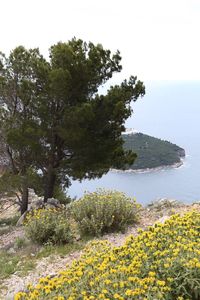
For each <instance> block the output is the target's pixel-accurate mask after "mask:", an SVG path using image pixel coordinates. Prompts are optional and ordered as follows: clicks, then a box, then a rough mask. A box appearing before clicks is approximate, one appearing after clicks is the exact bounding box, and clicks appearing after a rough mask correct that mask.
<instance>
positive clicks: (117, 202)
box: [71, 189, 139, 236]
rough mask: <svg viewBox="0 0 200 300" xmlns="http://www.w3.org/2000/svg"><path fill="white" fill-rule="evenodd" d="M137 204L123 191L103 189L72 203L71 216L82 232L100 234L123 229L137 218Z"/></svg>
mask: <svg viewBox="0 0 200 300" xmlns="http://www.w3.org/2000/svg"><path fill="white" fill-rule="evenodd" d="M138 206H139V204H136V202H135V201H134V200H131V199H130V198H128V197H127V196H126V195H125V194H124V193H121V192H117V191H106V190H103V189H100V190H98V191H97V192H94V193H87V194H85V195H84V197H83V198H81V199H80V200H78V201H75V202H74V203H73V204H72V207H71V211H72V216H73V218H74V219H75V221H76V222H77V224H78V227H79V229H80V232H81V233H82V234H90V235H96V236H98V235H102V234H104V233H106V232H113V231H120V230H121V231H124V230H125V229H126V227H127V225H128V224H131V223H135V222H136V220H137V212H138Z"/></svg>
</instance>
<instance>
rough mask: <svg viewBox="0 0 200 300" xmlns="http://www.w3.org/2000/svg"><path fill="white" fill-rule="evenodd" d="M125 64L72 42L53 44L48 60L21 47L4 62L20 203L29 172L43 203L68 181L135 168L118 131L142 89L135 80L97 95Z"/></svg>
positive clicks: (0, 77)
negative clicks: (110, 170) (20, 194)
mask: <svg viewBox="0 0 200 300" xmlns="http://www.w3.org/2000/svg"><path fill="white" fill-rule="evenodd" d="M120 62H121V56H120V53H119V52H118V51H117V52H116V53H115V54H111V52H110V50H106V49H104V48H103V47H102V46H101V45H99V44H98V45H94V44H93V43H91V42H90V43H88V44H87V43H85V42H83V41H82V40H80V39H75V38H74V39H72V40H71V41H69V42H67V43H61V42H60V43H58V44H56V45H53V46H52V47H51V48H50V55H49V60H45V59H44V58H43V57H42V56H41V55H40V53H39V50H38V49H31V50H26V49H25V48H23V47H17V48H16V49H14V50H13V51H12V52H11V54H10V56H9V57H8V58H5V56H3V55H2V56H1V57H0V99H1V104H2V105H1V135H2V137H3V139H2V141H3V144H4V146H5V149H6V152H7V154H8V156H9V159H10V164H11V167H12V173H14V174H15V175H17V176H20V178H21V184H20V186H19V190H20V191H21V192H22V195H23V196H22V198H23V199H26V200H27V188H28V187H29V180H28V177H29V176H28V174H27V172H28V171H29V170H31V171H32V173H33V174H34V173H35V174H37V173H38V171H39V172H40V174H41V176H40V178H39V177H38V178H37V180H38V184H39V188H38V189H39V190H41V189H42V191H43V194H44V200H45V201H46V200H47V199H48V198H51V197H53V195H54V189H55V187H62V188H65V187H68V186H69V184H70V177H72V178H74V179H80V180H81V179H84V178H95V177H101V176H102V175H103V174H105V173H106V172H108V170H109V168H110V167H111V166H113V167H122V166H123V165H124V164H130V163H133V161H134V159H135V154H134V153H132V152H131V151H125V150H124V149H123V147H122V146H123V139H122V137H121V133H122V132H123V131H124V129H125V128H124V123H125V121H126V119H127V118H128V117H129V116H130V115H131V112H132V110H131V106H130V104H131V102H132V101H136V100H137V98H138V97H139V96H143V95H144V93H145V88H144V85H143V83H142V82H141V81H138V80H137V77H134V76H131V77H130V79H129V80H124V81H123V82H122V83H121V84H120V85H116V86H112V87H110V89H109V90H108V91H107V93H106V94H105V95H101V94H99V93H98V90H99V88H100V87H101V86H102V85H104V84H105V83H106V82H107V81H108V80H109V79H110V78H112V76H113V74H114V73H116V72H120V71H121V69H122V66H121V64H120ZM36 186H37V185H36ZM41 186H42V188H41ZM23 199H22V203H24V200H23ZM24 209H25V207H23V209H22V210H24Z"/></svg>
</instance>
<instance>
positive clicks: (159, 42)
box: [0, 0, 200, 80]
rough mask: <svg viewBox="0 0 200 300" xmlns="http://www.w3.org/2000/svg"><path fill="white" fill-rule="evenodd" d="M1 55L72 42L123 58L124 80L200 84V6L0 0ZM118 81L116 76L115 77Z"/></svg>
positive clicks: (192, 0)
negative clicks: (78, 40) (89, 43)
mask: <svg viewBox="0 0 200 300" xmlns="http://www.w3.org/2000/svg"><path fill="white" fill-rule="evenodd" d="M0 9H1V17H0V28H1V39H0V50H1V51H2V52H6V53H9V51H10V50H11V49H13V48H14V47H16V46H18V45H24V46H26V47H39V48H40V50H41V52H42V53H43V54H44V55H47V54H48V49H49V47H50V46H51V45H52V44H55V43H56V42H58V41H67V40H69V39H71V38H72V37H74V36H76V37H77V38H82V39H83V40H85V41H92V42H94V43H101V44H102V45H103V46H104V47H106V48H109V49H111V50H112V51H115V50H116V49H119V50H120V52H121V55H122V57H123V60H122V65H123V73H122V76H123V77H127V76H129V75H131V74H132V75H138V78H139V79H141V80H153V79H158V80H160V79H177V80H181V79H186V80H187V79H189V80H193V79H196V80H200V0H123V1H121V0H101V1H100V0H71V1H70V0H0ZM120 78H121V76H120Z"/></svg>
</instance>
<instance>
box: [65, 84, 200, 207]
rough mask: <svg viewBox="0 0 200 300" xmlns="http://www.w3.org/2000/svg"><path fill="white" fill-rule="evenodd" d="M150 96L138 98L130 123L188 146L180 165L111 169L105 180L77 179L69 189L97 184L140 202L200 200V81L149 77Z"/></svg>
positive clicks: (77, 192) (77, 193) (79, 189)
mask: <svg viewBox="0 0 200 300" xmlns="http://www.w3.org/2000/svg"><path fill="white" fill-rule="evenodd" d="M145 86H146V95H145V96H144V97H143V98H142V99H140V100H138V101H137V102H136V103H133V111H134V113H133V115H132V116H131V117H130V118H129V119H128V120H127V122H126V127H127V128H135V129H136V130H137V131H140V132H143V133H145V134H149V135H152V136H155V137H158V138H161V139H164V140H169V141H171V142H172V143H175V144H177V145H179V146H181V147H183V148H184V149H185V151H186V158H185V160H184V164H183V165H182V166H181V167H180V168H166V169H164V170H159V171H152V172H148V173H137V174H136V173H113V172H109V173H108V174H106V175H104V176H103V177H102V178H101V179H96V180H84V181H82V182H81V183H80V182H78V181H72V185H71V187H70V188H69V191H68V194H69V195H70V196H72V197H80V196H82V195H83V193H84V191H90V192H91V191H94V190H96V189H97V188H106V189H116V190H119V191H123V192H125V193H126V194H127V195H129V196H132V197H135V198H136V199H137V201H138V202H140V203H141V204H147V203H150V202H151V201H153V200H155V199H158V198H164V197H167V198H173V199H177V200H180V201H183V202H186V203H191V202H194V201H198V200H200V81H195V82H194V81H182V82H179V81H173V82H170V81H162V82H146V83H145Z"/></svg>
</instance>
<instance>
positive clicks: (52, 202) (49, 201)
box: [45, 198, 61, 208]
mask: <svg viewBox="0 0 200 300" xmlns="http://www.w3.org/2000/svg"><path fill="white" fill-rule="evenodd" d="M47 205H51V206H54V207H59V208H60V207H61V204H60V201H59V200H58V199H54V198H49V199H47V202H46V203H45V206H47Z"/></svg>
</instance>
